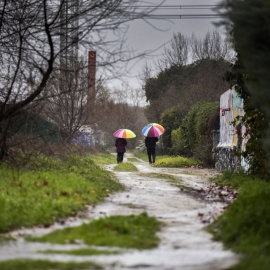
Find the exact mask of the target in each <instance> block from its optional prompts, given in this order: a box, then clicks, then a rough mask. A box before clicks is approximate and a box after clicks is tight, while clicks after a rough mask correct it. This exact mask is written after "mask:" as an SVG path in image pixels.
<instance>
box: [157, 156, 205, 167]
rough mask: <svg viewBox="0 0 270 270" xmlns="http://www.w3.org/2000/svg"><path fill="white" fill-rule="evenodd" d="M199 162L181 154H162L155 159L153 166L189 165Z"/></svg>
mask: <svg viewBox="0 0 270 270" xmlns="http://www.w3.org/2000/svg"><path fill="white" fill-rule="evenodd" d="M198 164H200V162H199V161H197V160H195V159H193V158H186V157H181V156H164V157H160V158H159V159H157V160H156V163H155V164H154V166H155V167H177V168H178V167H179V168H182V167H189V166H196V165H198Z"/></svg>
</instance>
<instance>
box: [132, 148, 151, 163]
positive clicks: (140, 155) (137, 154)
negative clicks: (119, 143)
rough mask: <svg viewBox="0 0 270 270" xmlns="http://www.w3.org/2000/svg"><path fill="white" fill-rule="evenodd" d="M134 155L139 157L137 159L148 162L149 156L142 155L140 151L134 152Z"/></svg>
mask: <svg viewBox="0 0 270 270" xmlns="http://www.w3.org/2000/svg"><path fill="white" fill-rule="evenodd" d="M133 155H134V156H135V157H137V158H140V159H142V160H143V161H146V162H148V156H147V154H145V153H141V152H139V151H138V150H134V151H133Z"/></svg>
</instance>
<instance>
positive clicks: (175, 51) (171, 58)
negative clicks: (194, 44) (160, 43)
mask: <svg viewBox="0 0 270 270" xmlns="http://www.w3.org/2000/svg"><path fill="white" fill-rule="evenodd" d="M189 43H190V41H189V38H187V37H186V36H184V35H183V34H181V33H177V34H175V33H174V34H173V38H172V39H171V41H170V43H169V45H168V46H166V47H165V48H164V50H163V57H162V58H161V59H159V61H158V66H159V68H161V67H162V69H164V68H169V67H171V66H174V65H177V66H185V65H186V64H187V63H188V56H189ZM162 69H161V70H162Z"/></svg>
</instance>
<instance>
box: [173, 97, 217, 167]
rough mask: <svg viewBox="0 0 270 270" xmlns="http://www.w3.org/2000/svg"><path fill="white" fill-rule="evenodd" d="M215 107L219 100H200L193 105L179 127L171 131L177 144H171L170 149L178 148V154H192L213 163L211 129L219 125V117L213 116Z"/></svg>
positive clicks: (207, 162)
mask: <svg viewBox="0 0 270 270" xmlns="http://www.w3.org/2000/svg"><path fill="white" fill-rule="evenodd" d="M217 109H219V102H213V103H211V102H203V101H202V102H198V103H196V104H195V105H193V106H192V108H191V110H190V111H189V112H188V114H187V115H186V116H185V118H184V119H183V121H182V124H181V127H180V129H179V128H178V130H176V131H175V132H174V133H173V142H176V143H177V144H176V145H175V144H174V145H172V146H173V148H172V151H173V150H174V151H175V150H179V152H180V154H185V155H186V156H192V157H194V158H196V159H198V160H201V161H202V162H203V163H205V164H208V165H211V164H212V163H213V159H212V134H211V131H212V130H214V129H216V127H215V125H219V118H218V117H217V118H215V117H214V115H216V114H217V113H218V110H217ZM217 115H218V114H217ZM213 119H216V120H215V121H213ZM177 138H179V139H180V141H178V140H177ZM174 153H175V152H174ZM178 154H179V153H178Z"/></svg>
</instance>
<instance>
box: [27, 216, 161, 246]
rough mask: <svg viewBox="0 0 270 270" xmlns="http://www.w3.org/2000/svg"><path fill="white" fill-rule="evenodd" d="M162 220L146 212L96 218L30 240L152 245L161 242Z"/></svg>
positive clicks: (54, 242) (111, 244) (102, 244)
mask: <svg viewBox="0 0 270 270" xmlns="http://www.w3.org/2000/svg"><path fill="white" fill-rule="evenodd" d="M160 226H161V223H160V222H159V221H157V220H156V219H155V218H151V217H148V215H147V214H146V213H142V214H140V215H137V216H135V215H130V216H111V217H106V218H101V219H98V220H94V221H92V222H90V223H87V224H83V225H81V226H78V227H72V228H65V229H63V230H57V231H54V232H52V233H50V234H47V235H45V236H42V237H29V238H28V240H31V241H39V242H50V243H53V244H65V243H75V242H76V241H78V240H81V241H83V242H84V243H85V244H88V245H96V246H114V247H125V248H137V249H150V248H154V247H156V246H157V245H158V243H159V239H158V237H157V236H156V232H157V231H158V230H159V229H160Z"/></svg>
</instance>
